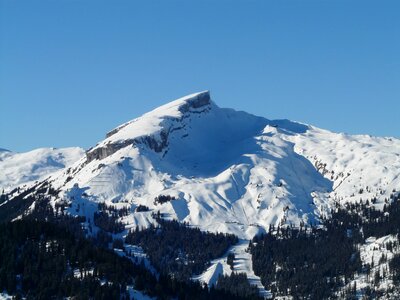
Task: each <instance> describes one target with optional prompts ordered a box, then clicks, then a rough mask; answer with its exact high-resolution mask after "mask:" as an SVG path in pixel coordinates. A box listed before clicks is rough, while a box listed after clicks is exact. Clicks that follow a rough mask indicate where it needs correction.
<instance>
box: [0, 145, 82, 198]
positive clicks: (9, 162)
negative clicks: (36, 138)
mask: <svg viewBox="0 0 400 300" xmlns="http://www.w3.org/2000/svg"><path fill="white" fill-rule="evenodd" d="M84 153H85V152H84V150H83V149H81V148H78V147H70V148H61V149H56V148H40V149H35V150H32V151H29V152H23V153H16V152H11V151H8V150H4V149H0V189H1V190H3V189H5V190H6V191H8V190H10V189H12V188H15V187H17V186H20V185H22V184H29V183H31V182H33V181H36V180H42V179H45V178H46V177H47V176H49V175H50V174H53V173H54V172H57V171H59V170H61V169H63V168H64V167H66V166H69V165H71V164H73V163H74V162H76V161H77V160H78V159H79V158H81V157H82V156H83V155H84Z"/></svg>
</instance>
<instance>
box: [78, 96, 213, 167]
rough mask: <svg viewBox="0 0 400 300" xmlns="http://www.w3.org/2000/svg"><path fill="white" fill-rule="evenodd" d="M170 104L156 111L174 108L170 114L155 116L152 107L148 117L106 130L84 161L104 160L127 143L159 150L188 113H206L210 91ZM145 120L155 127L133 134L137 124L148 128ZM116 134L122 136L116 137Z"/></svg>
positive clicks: (188, 115)
mask: <svg viewBox="0 0 400 300" xmlns="http://www.w3.org/2000/svg"><path fill="white" fill-rule="evenodd" d="M171 104H172V105H166V106H165V107H161V108H159V109H158V110H161V109H162V110H168V109H170V110H172V109H174V111H173V112H171V114H172V116H168V114H166V115H159V114H157V110H155V111H154V112H153V113H149V114H147V119H148V120H146V118H144V120H143V119H134V120H132V121H129V122H127V123H125V124H123V125H121V126H119V127H117V128H115V129H113V130H111V131H110V132H108V133H107V134H106V139H105V140H104V141H103V142H102V143H100V144H99V145H97V146H96V147H94V148H91V149H89V150H88V151H87V152H86V159H87V163H89V162H91V161H93V160H95V159H104V158H106V157H108V156H110V155H112V154H114V153H115V152H117V151H118V150H120V149H122V148H125V147H128V146H135V145H145V146H147V147H148V148H149V149H151V150H153V151H155V152H157V153H159V152H162V151H163V150H164V149H165V148H166V147H167V145H168V137H169V134H170V133H171V132H173V131H175V130H179V129H181V128H182V124H181V123H182V121H183V120H184V119H186V118H190V116H191V115H192V114H199V113H206V112H207V111H209V110H210V106H211V97H210V93H209V92H208V91H205V92H201V93H197V94H193V95H190V96H187V97H184V98H181V99H179V100H177V101H174V102H172V103H171ZM143 121H144V122H143ZM145 122H147V123H150V124H151V126H153V127H155V129H156V130H154V131H151V130H149V131H148V132H147V133H146V132H144V134H143V135H140V134H137V128H138V127H140V126H143V127H149V124H141V123H145ZM154 125H155V126H154ZM183 126H184V125H183ZM122 131H125V132H122ZM120 133H121V136H123V138H122V137H121V138H119V137H118V135H119V134H120ZM130 133H131V134H130Z"/></svg>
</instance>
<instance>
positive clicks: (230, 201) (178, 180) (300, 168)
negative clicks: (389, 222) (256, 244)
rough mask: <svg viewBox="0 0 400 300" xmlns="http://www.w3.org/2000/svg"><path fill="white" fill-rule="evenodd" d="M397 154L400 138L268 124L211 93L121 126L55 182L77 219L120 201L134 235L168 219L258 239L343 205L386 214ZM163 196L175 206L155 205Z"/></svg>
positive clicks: (399, 161)
mask: <svg viewBox="0 0 400 300" xmlns="http://www.w3.org/2000/svg"><path fill="white" fill-rule="evenodd" d="M38 151H40V150H38ZM76 154H77V156H79V155H78V154H80V150H78V149H76ZM399 155H400V141H399V140H398V139H395V138H378V137H371V136H364V135H363V136H352V135H346V134H342V133H341V134H337V133H333V132H330V131H326V130H322V129H318V128H316V127H313V126H309V125H305V124H301V123H297V122H292V121H289V120H268V119H266V118H262V117H257V116H254V115H251V114H248V113H245V112H239V111H235V110H232V109H225V108H220V107H218V106H217V105H216V104H215V103H214V102H213V101H212V100H211V98H210V94H209V92H207V91H205V92H201V93H196V94H192V95H189V96H186V97H183V98H181V99H178V100H176V101H173V102H171V103H168V104H166V105H164V106H161V107H159V108H157V109H155V110H153V111H151V112H149V113H147V114H145V115H143V116H141V117H139V118H137V119H134V120H132V121H129V122H127V123H125V124H123V125H121V126H119V127H117V128H115V129H114V130H112V131H110V132H109V133H108V134H107V135H106V138H105V139H104V140H103V141H100V142H99V143H98V144H97V145H96V146H94V147H93V148H91V149H89V150H88V151H86V155H85V156H84V157H82V158H81V159H80V160H78V161H77V162H76V163H74V164H73V165H72V166H71V167H70V168H67V169H64V171H62V172H60V173H56V174H53V175H51V177H50V179H49V182H51V185H52V186H53V187H54V188H55V189H56V190H59V191H60V193H59V196H58V197H57V198H56V199H54V202H57V201H64V200H66V201H72V200H71V199H73V201H72V205H73V207H72V208H71V209H70V211H71V213H72V214H78V215H87V217H89V218H90V217H93V213H94V211H96V210H97V204H98V203H99V202H105V203H107V204H111V203H114V204H115V205H117V206H119V207H129V208H131V211H132V213H131V214H130V215H129V216H127V217H123V218H122V219H121V221H122V222H123V223H124V224H126V228H132V227H136V226H147V225H148V224H150V223H152V222H154V220H153V218H152V217H151V213H152V212H157V211H160V212H161V213H162V214H163V215H164V216H166V217H169V218H174V219H178V220H180V221H185V222H189V223H190V224H193V225H196V226H199V227H200V228H201V229H203V230H209V231H220V232H230V233H234V234H236V235H238V236H239V237H240V238H244V239H250V238H252V237H253V236H254V234H256V233H258V232H262V231H264V230H265V229H267V228H268V226H269V225H271V224H273V225H279V224H283V223H291V224H299V223H300V222H311V223H315V222H317V221H318V219H319V218H320V217H321V216H324V215H328V214H329V211H330V208H331V207H332V205H333V204H334V203H335V202H339V203H343V202H345V201H359V200H360V198H362V199H372V198H374V197H375V198H376V199H377V201H376V205H377V206H378V207H379V206H382V205H383V203H384V201H385V199H387V198H388V197H389V195H390V193H392V192H393V189H395V188H396V187H397V186H399V184H400V178H399V174H400V172H399V170H400V168H399V167H400V157H399ZM73 157H74V159H75V157H76V156H75V155H73ZM72 160H73V159H72ZM56 165H57V164H56ZM160 195H165V196H170V197H171V198H172V199H173V200H171V201H167V202H165V203H162V204H160V203H156V202H155V198H156V197H158V196H160ZM82 204H84V205H82ZM139 205H145V206H147V207H149V208H150V211H148V212H135V208H136V207H137V206H139ZM83 207H84V208H83ZM77 208H79V209H77Z"/></svg>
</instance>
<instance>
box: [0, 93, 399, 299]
mask: <svg viewBox="0 0 400 300" xmlns="http://www.w3.org/2000/svg"><path fill="white" fill-rule="evenodd" d="M399 175H400V140H399V139H396V138H387V137H373V136H368V135H347V134H343V133H333V132H330V131H327V130H323V129H319V128H316V127H314V126H311V125H306V124H302V123H298V122H294V121H289V120H269V119H266V118H264V117H259V116H254V115H251V114H248V113H246V112H241V111H235V110H232V109H227V108H220V107H219V106H217V104H216V103H215V102H213V101H212V100H211V97H210V93H209V92H208V91H204V92H200V93H196V94H192V95H188V96H186V97H183V98H180V99H178V100H175V101H173V102H170V103H168V104H166V105H164V106H161V107H159V108H157V109H155V110H153V111H151V112H149V113H147V114H144V115H143V116H141V117H139V118H136V119H133V120H131V121H129V122H127V123H124V124H122V125H120V126H119V127H117V128H115V129H113V130H111V131H110V132H108V133H107V134H106V137H105V139H104V140H102V141H100V142H99V143H98V144H96V145H95V146H93V147H92V148H90V149H88V150H86V151H84V150H82V149H80V148H65V149H37V150H33V151H30V152H27V153H13V152H10V151H7V150H1V151H0V189H1V190H0V191H2V195H1V198H0V298H1V297H3V298H11V297H13V296H14V297H17V298H26V299H50V298H57V299H58V298H60V299H65V298H70V299H88V298H93V299H132V298H134V299H258V298H273V299H377V298H380V299H398V298H399V297H400V246H399V231H400V201H399V200H400V196H399V193H398V192H397V190H398V189H400V177H399ZM1 292H3V294H1Z"/></svg>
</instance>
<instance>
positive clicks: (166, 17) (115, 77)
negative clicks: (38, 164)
mask: <svg viewBox="0 0 400 300" xmlns="http://www.w3.org/2000/svg"><path fill="white" fill-rule="evenodd" d="M0 3H1V5H0V26H1V27H0V148H1V147H3V148H8V149H11V150H15V151H26V150H30V149H33V148H36V147H49V146H55V147H64V146H82V147H85V148H88V147H90V146H92V145H94V144H95V143H96V142H97V141H99V140H101V139H102V138H103V137H104V134H105V133H106V132H107V131H108V130H110V129H112V128H113V127H115V126H117V125H119V124H120V123H123V122H125V121H127V120H130V119H132V118H134V117H137V116H139V115H141V114H143V113H145V112H147V111H149V110H151V109H153V108H155V107H157V106H159V105H161V104H163V103H165V102H168V101H169V100H173V99H175V98H178V97H180V96H183V95H185V94H188V93H192V92H196V91H201V90H204V89H210V90H211V92H212V97H213V99H214V101H215V102H217V104H218V105H220V106H222V107H232V108H235V109H239V110H245V111H248V112H250V113H254V114H257V115H262V116H265V117H268V118H271V119H273V118H289V119H293V120H298V121H302V122H305V123H310V124H313V125H316V126H319V127H322V128H326V129H330V130H333V131H344V132H348V133H367V134H372V135H386V136H397V137H399V136H400V117H399V116H400V17H399V14H400V1H398V0H393V1H386V0H385V1H383V0H377V1H368V0H362V1H352V0H342V1H341V0H327V1H325V0H318V1H317V0H315V1H309V0H293V1H289V0H284V1H277V0H276V1H267V0H260V1H248V0H246V1H245V0H243V1H233V0H219V1H216V0H204V1H187V0H185V1H183V0H182V1H171V0H169V1H164V0H160V1H152V0H145V1H132V0H129V1H120V0H117V1H115V0H112V1H111V0H110V1H101V0H96V1H94V0H93V1H84V0H82V1H81V0H79V1H78V0H51V1H31V0H29V1H13V0H0Z"/></svg>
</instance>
